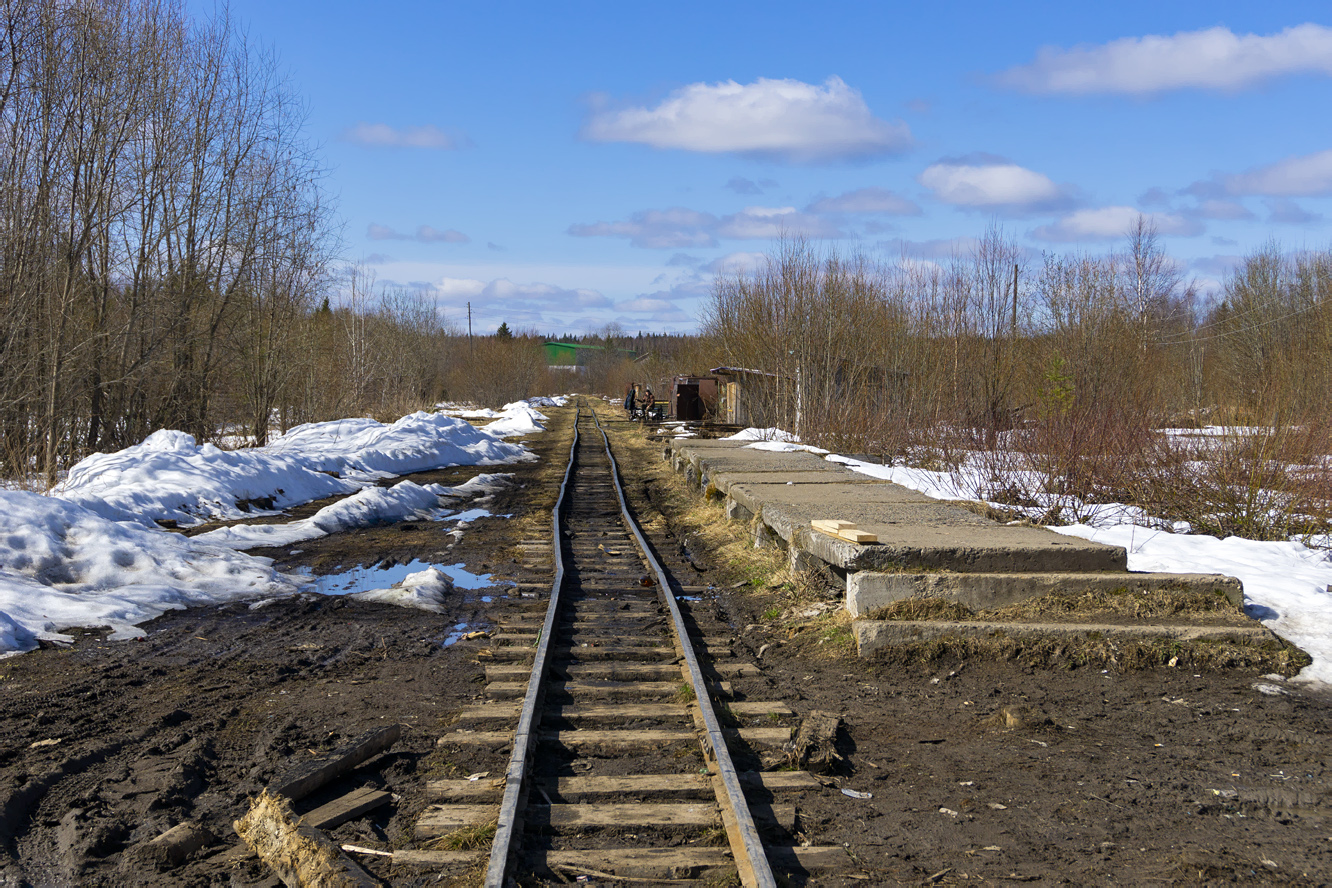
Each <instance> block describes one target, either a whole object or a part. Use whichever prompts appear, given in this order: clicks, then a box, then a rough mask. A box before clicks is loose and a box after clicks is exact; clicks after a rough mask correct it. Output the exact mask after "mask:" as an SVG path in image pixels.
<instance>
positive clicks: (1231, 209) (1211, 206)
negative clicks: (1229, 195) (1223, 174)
mask: <svg viewBox="0 0 1332 888" xmlns="http://www.w3.org/2000/svg"><path fill="white" fill-rule="evenodd" d="M1185 212H1187V213H1189V214H1190V215H1194V216H1197V217H1198V218H1200V219H1220V220H1223V221H1228V220H1235V219H1252V218H1254V215H1253V211H1252V210H1250V209H1249V208H1248V207H1246V206H1244V204H1242V203H1238V202H1237V201H1233V200H1217V199H1212V200H1202V201H1199V202H1198V206H1196V207H1193V208H1190V209H1187V210H1185Z"/></svg>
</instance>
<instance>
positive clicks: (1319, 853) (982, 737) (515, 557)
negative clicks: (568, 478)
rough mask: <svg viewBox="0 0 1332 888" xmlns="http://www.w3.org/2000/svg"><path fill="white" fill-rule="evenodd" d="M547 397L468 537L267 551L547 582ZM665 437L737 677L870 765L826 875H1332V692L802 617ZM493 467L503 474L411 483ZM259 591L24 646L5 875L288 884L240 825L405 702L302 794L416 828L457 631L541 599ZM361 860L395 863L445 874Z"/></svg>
mask: <svg viewBox="0 0 1332 888" xmlns="http://www.w3.org/2000/svg"><path fill="white" fill-rule="evenodd" d="M552 414H553V415H554V418H555V421H554V423H553V424H552V429H551V431H548V432H547V433H545V434H544V435H540V436H533V437H532V438H530V439H529V441H528V443H529V446H530V447H531V448H532V449H533V450H534V452H536V453H538V455H539V456H541V457H542V458H541V460H539V461H537V462H532V463H527V464H523V465H518V466H512V467H505V468H504V469H502V471H512V472H514V473H515V475H516V482H515V484H514V485H513V486H512V487H510V488H509V489H507V490H506V491H504V492H502V493H500V494H498V495H497V496H496V499H495V500H494V501H493V502H492V503H489V504H488V506H489V507H490V508H491V510H492V511H494V512H496V513H510V514H512V515H513V517H512V518H510V519H507V520H500V519H482V520H481V521H479V522H477V523H476V524H474V525H473V526H472V528H471V529H470V530H467V531H465V532H464V533H463V535H462V536H461V538H456V537H454V536H451V535H449V534H447V533H446V532H445V531H446V529H447V527H446V526H445V525H437V524H432V523H429V522H413V523H410V524H409V525H406V526H403V525H394V526H389V527H383V528H375V529H372V530H367V531H362V532H357V533H351V534H340V535H335V536H331V537H327V538H325V539H322V540H317V541H313V542H310V543H303V544H301V545H300V546H299V547H297V548H298V549H299V550H300V551H298V552H296V553H295V554H291V553H290V552H289V550H285V549H284V550H276V551H271V552H266V553H264V554H267V555H269V556H270V557H274V558H275V559H276V560H277V562H278V563H279V565H280V566H282V567H283V568H285V569H296V568H304V569H307V570H312V571H314V572H316V573H327V572H331V571H334V570H338V569H343V568H346V567H350V566H353V565H356V564H364V565H371V564H376V563H380V562H382V561H383V560H384V559H386V558H387V559H390V560H392V561H397V562H405V561H409V560H411V559H413V558H419V559H421V560H426V561H432V562H435V563H446V564H453V563H458V562H463V563H464V564H465V565H466V567H467V568H468V569H469V570H471V571H473V572H476V573H494V574H496V575H497V576H499V577H504V578H507V579H509V580H512V581H515V582H520V583H531V582H539V581H540V580H541V579H542V577H543V568H544V565H543V563H542V557H541V554H540V552H539V551H537V550H535V549H533V547H531V546H528V547H523V546H521V545H519V544H520V543H521V542H522V541H524V540H533V539H541V538H547V537H546V536H545V534H547V533H548V531H546V530H544V529H543V524H544V522H545V521H546V520H547V518H546V516H547V514H548V509H549V505H550V502H551V501H553V496H554V490H553V484H552V476H551V471H550V467H551V466H552V465H555V464H559V465H560V466H561V467H562V461H563V460H564V459H565V456H566V454H567V440H568V438H567V435H568V429H569V425H570V422H569V420H570V419H571V417H570V415H569V411H552ZM659 452H660V450H659V448H658V449H657V450H655V451H654V450H653V449H651V448H643V449H641V450H640V451H638V452H636V453H635V454H633V455H628V456H625V457H624V458H622V466H623V468H624V470H625V471H626V473H627V474H629V475H630V477H631V478H635V479H637V480H636V481H635V483H634V484H633V485H631V491H632V494H633V499H634V500H635V503H636V506H637V509H638V510H639V511H640V512H641V513H642V515H643V517H645V518H648V519H657V520H656V521H655V522H653V523H652V525H651V526H652V528H653V530H652V537H653V539H654V542H655V545H656V546H657V548H658V550H659V551H660V552H661V553H662V554H663V555H666V556H668V560H669V561H670V562H671V564H672V565H673V567H674V568H675V569H676V570H677V571H683V572H686V573H687V576H683V577H681V581H682V582H684V583H686V584H707V583H712V584H714V585H715V586H716V587H717V591H716V592H715V593H714V594H713V595H712V596H711V597H709V596H705V600H704V601H701V602H699V603H697V604H695V605H694V607H696V608H699V609H700V610H701V611H702V612H705V613H706V616H707V617H709V618H719V619H721V620H722V621H724V622H725V623H727V624H729V626H730V627H731V628H732V630H733V632H734V634H735V636H736V639H737V641H736V652H737V653H739V654H742V655H745V656H747V657H748V658H749V659H751V660H752V661H753V662H755V663H757V664H758V665H759V666H760V667H761V668H762V670H763V675H762V677H761V678H756V679H749V680H746V682H744V683H743V684H741V683H737V689H738V690H739V691H740V692H742V693H743V694H745V695H746V696H748V697H749V698H750V699H783V700H786V701H788V702H789V703H790V704H791V706H792V707H793V708H795V709H796V710H797V712H800V713H806V712H811V711H815V710H818V711H826V712H833V713H837V714H840V715H841V716H842V717H843V719H844V721H845V725H846V730H845V733H844V735H843V737H842V752H843V753H844V754H845V756H846V763H845V765H844V766H843V767H842V768H841V769H839V770H838V771H837V772H836V773H834V774H833V775H831V779H830V780H829V782H830V783H832V784H834V785H833V786H830V787H829V788H827V789H826V790H825V791H823V792H817V793H806V794H804V795H802V796H801V797H800V798H799V800H798V802H797V804H798V810H799V820H798V824H797V826H798V833H799V835H800V836H801V837H803V838H805V839H807V840H808V841H810V842H812V843H814V844H819V845H825V844H838V845H844V846H845V847H846V848H847V850H848V862H847V869H846V871H845V873H842V874H839V875H838V876H837V877H833V878H821V879H816V880H813V881H812V882H811V883H810V884H820V885H865V884H942V885H947V884H964V883H976V882H986V881H989V882H996V883H1004V884H1008V883H1014V882H1027V883H1032V884H1051V885H1054V884H1070V885H1087V884H1123V885H1143V884H1225V883H1231V882H1242V883H1248V884H1281V885H1305V884H1307V885H1318V884H1328V883H1330V882H1332V822H1329V818H1328V814H1329V810H1332V809H1330V808H1329V802H1330V801H1332V775H1329V771H1328V767H1327V764H1326V762H1327V761H1328V760H1329V758H1332V742H1330V739H1329V733H1328V728H1329V714H1330V713H1332V709H1330V708H1329V700H1328V699H1327V698H1326V697H1325V696H1322V695H1319V694H1317V693H1313V692H1310V691H1308V690H1301V689H1299V687H1298V686H1295V685H1292V684H1291V683H1288V682H1278V681H1271V680H1264V679H1263V678H1262V677H1261V676H1260V675H1258V674H1256V673H1255V672H1254V671H1252V670H1248V671H1246V670H1241V669H1229V670H1220V671H1211V672H1204V673H1199V674H1194V673H1193V671H1192V670H1180V669H1170V668H1159V669H1147V670H1139V671H1130V672H1123V671H1118V670H1116V669H1113V668H1111V669H1108V670H1106V671H1102V669H1101V668H1097V667H1087V666H1084V667H1080V668H1068V667H1067V666H1065V667H1061V668H1034V667H1032V666H1029V665H1024V664H1023V663H1022V662H1021V660H1020V659H1019V660H1015V661H1001V662H996V661H967V660H944V661H936V662H930V663H928V664H920V663H916V664H902V663H897V664H893V663H888V662H868V663H867V662H864V661H860V660H858V659H856V658H855V657H854V654H853V653H852V652H851V651H850V649H849V646H848V645H847V644H846V635H845V632H844V631H840V630H839V629H838V628H837V626H836V624H834V623H830V622H828V621H827V619H826V617H823V616H819V615H814V616H811V617H810V619H809V620H808V621H807V622H805V623H802V622H800V621H799V620H798V619H793V618H792V608H791V607H790V606H789V605H790V602H789V601H786V600H784V597H783V596H784V595H786V593H784V592H783V591H781V590H779V589H769V588H767V587H766V586H765V587H763V588H762V589H760V590H755V589H753V588H752V587H751V586H749V585H742V586H739V587H737V586H736V583H737V576H736V574H735V572H734V571H733V570H732V569H731V568H730V566H729V565H728V564H726V563H725V561H724V559H718V558H716V557H711V556H710V553H709V552H707V551H703V550H700V548H699V547H698V546H697V544H691V545H689V546H687V547H686V546H683V545H682V544H681V542H682V541H681V538H680V536H678V535H675V534H674V533H673V531H672V529H671V526H670V525H669V522H667V521H665V520H661V519H662V516H661V515H660V514H659V513H658V512H657V509H656V506H661V507H662V508H667V507H666V505H665V504H666V503H667V502H668V501H669V499H670V498H669V497H661V496H656V495H654V492H655V491H658V490H659V489H660V488H661V487H662V486H663V485H667V484H670V483H671V482H670V480H669V479H668V478H665V477H664V476H663V474H662V472H661V470H660V466H659V465H654V464H652V462H651V460H652V459H653V456H654V454H659ZM480 471H492V469H475V468H474V469H466V470H456V469H455V470H444V471H442V472H434V473H425V474H424V475H422V476H412V480H417V481H423V482H425V481H442V482H443V483H450V484H457V483H458V482H459V481H461V480H463V479H465V478H466V477H470V476H471V475H473V474H476V473H478V472H480ZM524 485H525V486H524ZM654 504H655V505H654ZM312 510H313V507H311V511H312ZM506 592H507V594H508V595H509V597H507V598H505V597H501V596H503V595H505V594H506ZM483 596H485V597H489V598H491V599H492V600H491V601H489V602H487V601H483V600H482V597H483ZM251 604H252V603H250V602H245V603H239V604H232V605H228V606H225V607H217V608H207V609H197V610H188V611H177V612H173V613H170V614H168V615H166V616H164V617H162V618H160V619H158V620H155V621H153V622H152V623H149V624H147V625H146V626H145V627H144V628H145V629H146V630H147V632H148V635H147V637H146V638H145V639H143V640H141V641H134V642H107V641H105V640H103V639H102V638H101V636H100V635H99V634H97V633H96V631H95V630H90V631H89V632H88V634H82V635H81V636H80V638H79V641H78V642H77V643H76V644H75V645H74V646H73V647H70V648H67V649H56V648H51V649H43V650H38V651H34V652H32V653H28V654H24V655H21V656H17V657H12V658H9V659H6V660H0V885H5V886H9V885H14V886H18V885H34V886H47V885H51V886H58V885H131V884H138V885H153V886H166V885H201V886H202V885H265V884H275V883H274V882H273V881H272V877H271V876H270V875H269V874H268V873H267V872H266V871H265V870H264V867H263V866H262V865H261V864H260V863H259V862H258V861H257V860H255V859H253V858H249V857H247V856H246V855H244V854H242V853H237V851H236V848H237V839H236V837H235V834H234V832H233V830H232V828H231V825H230V824H231V822H232V821H233V820H234V819H235V818H237V817H239V816H240V815H241V814H243V813H244V812H245V810H246V809H247V807H248V800H249V798H250V797H251V796H252V795H254V794H255V793H257V792H258V791H259V790H260V789H261V788H262V787H263V786H265V785H267V784H268V783H269V782H270V781H272V780H274V779H276V778H277V777H279V776H281V775H282V774H283V773H285V772H287V771H288V770H290V769H291V768H293V767H295V766H298V765H299V764H300V763H301V762H302V761H308V760H310V759H311V758H313V757H314V756H316V755H318V754H321V753H324V752H327V751H329V750H332V749H335V748H337V747H338V746H339V745H340V744H342V743H344V742H346V741H347V740H348V739H350V738H353V737H355V736H357V735H359V734H361V733H362V732H364V731H365V730H367V729H368V728H373V727H378V726H381V725H385V724H393V723H401V724H404V725H407V726H408V728H407V731H406V733H405V735H404V738H403V740H402V741H401V742H399V743H398V744H397V745H396V746H395V747H394V748H393V749H392V751H390V752H389V753H387V754H386V755H383V756H380V757H378V758H376V759H373V760H371V761H370V762H368V763H366V764H365V765H363V766H362V767H361V768H360V769H358V771H357V772H355V773H353V774H352V775H350V776H349V777H347V778H345V779H344V780H343V781H341V782H339V783H338V784H336V785H334V786H332V787H330V788H328V789H327V790H325V791H324V793H323V794H322V795H319V796H316V797H313V798H311V799H309V800H307V801H306V802H304V803H303V804H302V806H300V807H298V810H301V809H308V808H310V807H313V806H314V805H315V804H318V803H321V802H322V801H325V800H327V799H328V798H330V797H333V796H336V795H338V794H340V793H343V792H346V791H347V790H348V789H351V788H353V787H355V786H358V785H369V786H375V787H381V788H386V789H388V790H390V791H391V792H392V793H394V801H393V804H391V805H389V806H386V807H384V808H382V809H380V810H379V811H377V812H375V813H374V814H372V815H369V816H367V817H365V818H363V819H360V820H357V821H353V822H351V823H348V824H346V825H344V826H341V827H338V828H337V829H336V830H334V831H333V834H334V836H335V837H336V838H337V839H339V840H341V841H344V842H352V843H356V844H359V845H366V846H370V847H375V848H381V849H391V848H401V847H410V844H411V835H410V833H411V824H412V823H413V822H414V820H415V818H416V816H417V815H418V814H419V813H420V812H421V811H422V810H423V808H424V807H425V804H426V803H425V800H424V795H423V787H424V783H425V781H426V780H427V779H429V778H431V777H436V776H465V775H463V774H460V773H459V772H460V770H461V767H465V766H470V765H471V764H472V763H470V762H459V761H458V760H457V759H456V757H455V758H450V756H449V755H448V754H447V750H446V749H442V748H440V747H437V746H436V744H435V740H436V738H437V737H438V736H439V735H440V734H441V733H443V732H444V731H445V730H447V729H448V725H449V724H450V722H451V720H452V717H453V716H454V714H455V713H456V712H457V711H458V710H459V709H460V708H461V707H463V706H464V705H467V704H469V703H472V702H474V701H476V700H479V699H480V698H481V691H482V669H481V666H480V665H479V662H478V659H477V657H478V654H479V652H480V651H481V649H482V647H483V646H484V645H485V644H486V642H485V640H483V639H476V640H462V641H457V642H456V643H451V644H448V643H446V642H448V641H449V639H450V636H451V635H453V634H455V630H456V627H457V626H458V624H460V623H467V624H468V627H467V628H469V629H470V628H478V627H480V628H484V627H486V626H489V625H492V624H493V621H494V620H495V619H496V618H497V617H499V616H500V615H502V614H503V613H505V612H510V611H511V609H515V608H523V607H531V606H532V605H531V602H530V601H527V600H525V599H523V598H521V596H519V595H517V594H516V590H513V589H508V590H505V589H493V590H479V591H475V592H465V593H464V592H459V593H458V594H457V595H456V596H455V598H454V600H453V601H452V602H451V605H450V608H449V610H448V612H447V613H443V614H434V613H428V612H424V611H416V610H407V609H403V608H396V607H391V606H385V605H374V604H366V603H359V602H356V601H354V600H349V599H345V598H336V597H333V598H330V597H324V596H318V595H303V596H299V597H296V598H291V599H286V600H279V601H273V602H269V603H266V604H264V605H263V606H261V607H252V606H251ZM802 606H803V605H802ZM809 610H811V611H817V610H818V608H817V607H812V608H809ZM778 613H780V614H781V616H780V617H778V616H777V614H778ZM702 615H703V614H702V613H701V614H700V616H702ZM760 651H762V655H761V657H760V656H759V653H760ZM842 787H845V788H847V789H851V790H855V791H857V792H859V793H868V794H870V796H871V797H870V798H851V797H848V796H846V795H843V794H842V793H841V792H840V791H839V789H840V788H842ZM185 820H193V821H196V822H198V823H200V824H202V825H203V826H204V827H206V828H207V829H208V830H209V831H211V832H212V833H213V834H214V835H215V836H216V841H214V842H213V843H211V844H210V845H208V846H207V847H205V848H204V849H202V850H201V851H199V852H196V853H195V854H194V855H192V856H191V857H190V858H189V859H187V860H186V861H185V862H184V863H183V864H181V865H179V866H177V867H174V868H171V869H167V870H164V871H161V872H159V871H157V869H156V868H155V867H154V866H152V865H150V864H149V863H147V862H145V860H144V858H143V857H142V856H141V854H140V848H141V846H142V844H143V843H144V842H146V841H148V840H150V839H152V838H153V837H155V836H157V835H159V834H160V833H162V832H163V831H165V830H166V829H168V828H170V827H172V826H174V825H175V824H178V823H180V822H182V821H185ZM366 862H367V866H368V867H369V868H370V869H371V870H372V871H374V872H375V873H376V874H377V875H379V876H381V877H383V878H385V879H386V880H388V881H391V883H392V884H395V885H414V884H435V883H436V881H435V880H436V874H435V873H433V872H431V871H428V870H404V869H401V868H399V869H397V870H393V871H390V870H389V869H388V868H387V867H386V866H384V865H383V864H382V863H379V862H377V861H375V860H368V861H366ZM456 878H457V877H456V874H450V879H454V880H456Z"/></svg>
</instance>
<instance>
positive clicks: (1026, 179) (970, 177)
mask: <svg viewBox="0 0 1332 888" xmlns="http://www.w3.org/2000/svg"><path fill="white" fill-rule="evenodd" d="M917 181H919V182H920V184H922V185H924V186H925V187H926V188H928V189H930V190H931V191H933V192H934V196H935V197H937V198H938V199H939V200H942V201H944V202H945V203H950V204H954V205H956V206H962V207H970V208H973V209H986V210H997V209H1007V210H1012V211H1022V210H1035V209H1048V208H1052V207H1055V206H1059V205H1061V204H1067V203H1068V202H1069V201H1070V198H1069V195H1068V194H1067V193H1066V192H1065V190H1064V189H1062V188H1060V187H1059V186H1058V185H1056V184H1055V183H1054V182H1052V181H1051V180H1050V178H1049V177H1048V176H1045V175H1043V174H1041V173H1038V172H1035V171H1033V170H1029V169H1027V168H1026V167H1021V166H1018V165H1017V164H1015V163H1008V162H994V163H966V162H951V161H940V162H939V163H936V164H934V165H933V166H929V167H926V168H925V171H924V172H922V173H921V174H920V175H919V176H918V177H917Z"/></svg>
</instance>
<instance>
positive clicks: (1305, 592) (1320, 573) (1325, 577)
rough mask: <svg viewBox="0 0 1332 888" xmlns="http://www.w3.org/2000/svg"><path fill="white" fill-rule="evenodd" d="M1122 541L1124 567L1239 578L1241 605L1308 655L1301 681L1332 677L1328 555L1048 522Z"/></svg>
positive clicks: (1236, 540)
mask: <svg viewBox="0 0 1332 888" xmlns="http://www.w3.org/2000/svg"><path fill="white" fill-rule="evenodd" d="M1050 529H1051V530H1053V531H1056V532H1057V533H1063V534H1068V535H1069V536H1077V537H1082V538H1083V539H1088V540H1094V541H1096V542H1098V543H1108V544H1110V545H1112V546H1123V547H1124V548H1125V549H1126V550H1127V551H1128V568H1129V570H1141V571H1165V572H1169V573H1219V574H1226V575H1228V576H1232V577H1235V578H1237V579H1238V580H1239V581H1240V582H1241V583H1243V584H1244V599H1245V611H1246V612H1247V613H1248V614H1249V616H1251V617H1254V618H1255V619H1257V620H1260V621H1261V622H1262V624H1263V625H1264V626H1266V627H1267V628H1269V629H1271V630H1272V631H1273V632H1275V633H1277V634H1278V635H1280V636H1281V637H1282V638H1285V639H1287V640H1288V641H1290V642H1291V643H1292V644H1294V645H1296V646H1297V647H1299V648H1301V649H1302V650H1304V652H1305V653H1307V654H1308V655H1309V656H1311V657H1313V663H1312V664H1310V665H1309V666H1308V667H1307V668H1305V669H1304V671H1302V672H1301V673H1300V675H1299V678H1300V680H1301V681H1314V682H1323V683H1326V684H1332V594H1329V591H1328V590H1329V586H1330V585H1332V558H1329V553H1328V552H1322V551H1318V550H1316V549H1310V548H1309V547H1307V546H1305V545H1303V544H1301V543H1297V542H1293V541H1292V542H1262V541H1259V540H1246V539H1242V538H1240V537H1226V538H1225V539H1217V538H1216V537H1214V536H1207V535H1205V534H1184V533H1169V532H1167V531H1164V530H1153V529H1151V528H1148V527H1141V526H1138V525H1135V524H1127V523H1121V524H1113V525H1108V526H1098V527H1090V526H1088V525H1086V524H1073V525H1069V526H1067V527H1051V528H1050Z"/></svg>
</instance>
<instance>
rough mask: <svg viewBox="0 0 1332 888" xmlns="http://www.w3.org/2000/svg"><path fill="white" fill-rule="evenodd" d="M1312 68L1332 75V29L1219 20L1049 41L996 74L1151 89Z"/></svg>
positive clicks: (1035, 88)
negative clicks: (1242, 26) (1201, 26)
mask: <svg viewBox="0 0 1332 888" xmlns="http://www.w3.org/2000/svg"><path fill="white" fill-rule="evenodd" d="M1309 72H1312V73H1320V74H1332V28H1327V27H1324V26H1322V25H1315V24H1303V25H1297V26H1295V27H1291V28H1286V29H1285V30H1283V31H1281V32H1280V33H1278V34H1272V35H1268V36H1260V35H1258V34H1242V35H1237V34H1235V33H1233V32H1232V31H1231V30H1230V29H1229V28H1225V27H1222V26H1219V25H1218V26H1217V27H1214V28H1207V29H1205V30H1202V31H1181V32H1179V33H1177V34H1174V35H1172V36H1169V37H1166V36H1161V35H1156V34H1149V35H1147V36H1145V37H1124V38H1122V39H1119V40H1112V41H1111V42H1109V43H1106V44H1102V45H1086V44H1084V45H1081V46H1075V47H1073V48H1072V49H1061V48H1059V47H1049V46H1047V47H1045V48H1043V49H1041V50H1040V51H1039V52H1038V53H1037V54H1036V59H1035V61H1033V62H1031V63H1030V64H1027V65H1019V66H1017V67H1015V68H1010V69H1009V70H1007V71H1005V72H1003V73H1002V74H999V75H998V77H997V78H996V79H997V81H998V82H999V83H1000V84H1001V85H1003V86H1007V87H1011V88H1014V89H1020V90H1024V91H1026V92H1033V93H1067V94H1084V93H1131V94H1138V95H1144V94H1149V93H1155V92H1161V91H1163V90H1169V89H1185V88H1190V87H1192V88H1198V89H1230V90H1234V89H1240V88H1242V87H1246V86H1251V85H1253V84H1256V83H1260V82H1262V81H1263V80H1267V79H1269V78H1272V77H1277V76H1280V75H1282V74H1296V73H1309Z"/></svg>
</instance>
